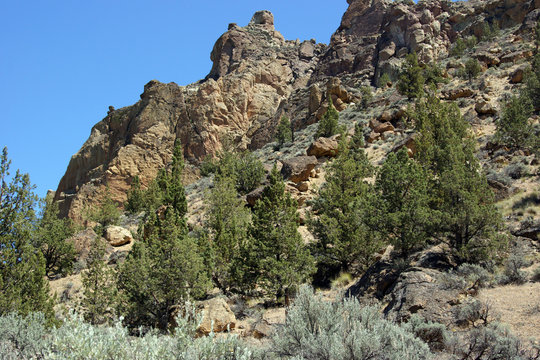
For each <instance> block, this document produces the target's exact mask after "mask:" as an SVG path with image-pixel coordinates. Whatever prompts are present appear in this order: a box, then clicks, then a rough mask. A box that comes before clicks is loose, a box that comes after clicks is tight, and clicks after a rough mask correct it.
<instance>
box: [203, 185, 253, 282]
mask: <svg viewBox="0 0 540 360" xmlns="http://www.w3.org/2000/svg"><path fill="white" fill-rule="evenodd" d="M206 203H207V211H206V223H205V225H206V228H207V229H208V230H209V232H210V244H211V249H210V254H209V255H208V256H209V257H211V259H212V270H211V272H212V278H213V280H214V282H215V284H216V285H217V286H218V287H219V288H220V289H222V290H228V289H229V288H230V287H238V286H241V283H240V282H241V280H242V275H241V274H240V273H239V270H240V269H241V267H242V265H241V263H242V262H243V260H242V259H241V258H240V257H241V252H242V251H243V250H244V249H245V248H246V246H247V242H248V241H249V239H248V226H249V222H250V214H249V210H247V209H246V208H245V206H244V202H243V201H242V200H241V199H240V198H239V197H238V193H237V191H236V188H235V187H234V182H233V180H232V179H231V178H227V177H218V178H216V179H215V180H214V188H213V189H212V191H211V192H210V194H209V196H208V198H207V200H206Z"/></svg>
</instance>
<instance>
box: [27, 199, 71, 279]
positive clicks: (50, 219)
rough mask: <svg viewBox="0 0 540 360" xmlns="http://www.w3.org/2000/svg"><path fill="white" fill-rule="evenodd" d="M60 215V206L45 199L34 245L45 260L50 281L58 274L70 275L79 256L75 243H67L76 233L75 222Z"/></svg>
mask: <svg viewBox="0 0 540 360" xmlns="http://www.w3.org/2000/svg"><path fill="white" fill-rule="evenodd" d="M58 213H59V210H58V204H57V203H55V202H54V201H53V200H52V199H51V198H47V199H45V206H44V208H43V211H42V215H41V218H40V219H39V222H38V228H37V231H36V232H35V235H34V245H35V246H36V247H37V248H38V249H40V250H41V252H42V254H43V257H44V258H45V273H46V274H47V277H48V278H49V279H50V278H51V277H52V276H54V275H56V274H62V275H67V274H69V273H70V272H71V269H72V268H73V263H74V261H75V258H76V255H77V254H76V251H75V248H74V246H73V243H72V242H68V241H66V240H67V239H68V238H69V237H71V236H72V235H73V233H74V229H75V227H74V225H73V222H72V221H71V220H70V219H68V218H64V219H60V218H59V217H58Z"/></svg>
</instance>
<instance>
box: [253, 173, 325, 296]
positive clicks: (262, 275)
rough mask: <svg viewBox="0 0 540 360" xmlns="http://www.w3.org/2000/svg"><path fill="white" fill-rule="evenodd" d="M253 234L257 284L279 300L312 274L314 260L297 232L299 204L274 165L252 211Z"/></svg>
mask: <svg viewBox="0 0 540 360" xmlns="http://www.w3.org/2000/svg"><path fill="white" fill-rule="evenodd" d="M250 235H251V237H252V239H253V250H254V253H252V254H251V258H252V259H254V261H255V262H254V273H255V274H256V280H257V284H258V285H260V287H261V288H262V289H263V290H264V291H266V292H267V293H269V294H272V295H274V296H275V297H276V299H277V300H279V299H280V298H281V297H282V296H285V295H287V294H288V293H289V292H290V291H291V290H293V288H294V287H296V286H297V285H299V284H301V283H303V282H305V281H306V280H307V279H309V277H310V276H311V275H312V274H313V271H314V260H313V258H312V257H311V255H310V254H309V251H308V249H307V247H306V246H305V245H304V242H303V240H302V236H301V235H300V233H299V232H298V214H297V212H296V202H295V201H294V200H293V199H292V198H291V196H290V194H289V193H286V192H285V183H284V182H283V179H282V178H281V174H280V173H279V171H278V170H277V169H276V167H275V166H274V168H273V169H272V172H271V174H270V177H269V185H268V186H267V187H266V188H265V189H264V192H263V195H262V197H261V199H259V200H258V201H257V203H256V204H255V207H254V209H253V223H252V226H251V228H250Z"/></svg>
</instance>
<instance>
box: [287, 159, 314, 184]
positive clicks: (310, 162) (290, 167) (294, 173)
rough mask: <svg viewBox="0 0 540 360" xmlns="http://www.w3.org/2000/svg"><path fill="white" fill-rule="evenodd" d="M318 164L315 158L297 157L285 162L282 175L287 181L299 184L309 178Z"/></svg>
mask: <svg viewBox="0 0 540 360" xmlns="http://www.w3.org/2000/svg"><path fill="white" fill-rule="evenodd" d="M317 163H318V162H317V158H316V157H315V156H295V157H293V158H289V159H287V160H284V161H283V167H282V168H281V175H283V178H284V179H285V180H290V181H292V182H294V183H295V184H298V183H299V182H301V181H306V180H307V179H308V178H309V175H310V174H311V170H313V169H314V168H315V166H316V165H317Z"/></svg>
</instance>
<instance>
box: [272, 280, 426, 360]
mask: <svg viewBox="0 0 540 360" xmlns="http://www.w3.org/2000/svg"><path fill="white" fill-rule="evenodd" d="M270 348H271V352H272V353H273V354H275V355H276V356H277V357H278V358H294V359H306V360H307V359H313V360H316V359H333V360H341V359H343V360H348V359H389V360H390V359H395V360H398V359H428V358H430V357H431V354H430V351H429V348H428V346H427V345H426V344H425V343H424V342H422V341H421V340H420V339H418V338H416V337H415V335H414V334H413V333H411V332H410V331H408V330H407V328H406V327H400V326H398V325H396V324H394V323H392V322H390V321H387V320H384V319H381V316H380V314H379V312H378V311H377V309H376V308H374V307H362V306H361V305H360V304H359V302H358V301H357V300H356V299H355V298H346V299H344V300H342V301H337V302H334V303H332V302H328V301H325V300H323V299H322V298H321V296H318V295H314V294H313V289H312V288H310V287H308V286H302V287H301V288H300V290H299V293H298V296H297V298H296V299H295V301H294V303H293V305H292V306H291V307H290V308H289V309H288V311H287V319H286V321H285V325H284V326H283V327H281V328H279V329H278V330H277V332H276V334H275V335H274V336H273V337H272V344H271V346H270Z"/></svg>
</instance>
